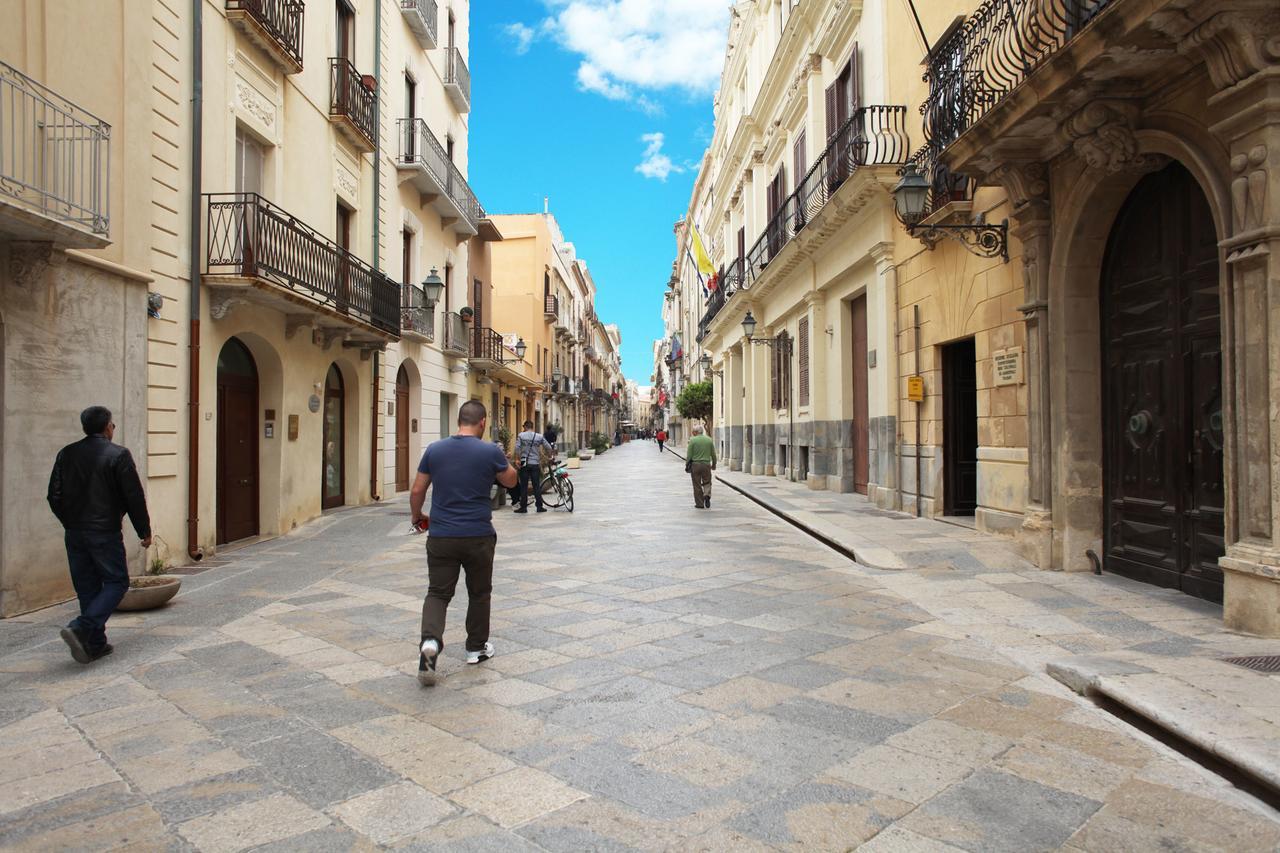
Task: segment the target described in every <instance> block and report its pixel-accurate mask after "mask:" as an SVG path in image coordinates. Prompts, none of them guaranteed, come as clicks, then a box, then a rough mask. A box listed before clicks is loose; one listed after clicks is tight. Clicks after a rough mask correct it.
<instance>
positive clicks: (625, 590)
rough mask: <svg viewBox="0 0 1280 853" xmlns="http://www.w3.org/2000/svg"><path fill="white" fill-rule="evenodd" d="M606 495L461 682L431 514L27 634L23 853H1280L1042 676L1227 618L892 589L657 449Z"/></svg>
mask: <svg viewBox="0 0 1280 853" xmlns="http://www.w3.org/2000/svg"><path fill="white" fill-rule="evenodd" d="M573 476H574V478H575V480H576V485H577V489H576V497H577V511H576V512H575V513H573V514H569V513H564V512H551V513H546V514H543V515H524V516H519V515H512V514H510V512H506V513H501V514H500V515H499V516H498V517H497V519H496V524H497V526H498V530H499V540H500V541H499V547H498V554H497V559H496V571H495V590H494V619H493V632H492V637H493V642H494V643H495V644H496V646H497V649H498V655H497V657H495V658H494V659H493V660H492V661H489V662H487V663H485V664H483V665H480V666H475V667H469V666H466V665H465V664H464V663H463V660H462V648H463V639H464V637H463V634H464V630H463V626H462V613H463V608H464V606H465V594H460V597H459V600H458V601H456V602H455V604H454V606H453V607H452V608H451V611H450V624H449V628H448V630H447V631H446V635H445V642H446V646H445V649H444V651H443V653H442V656H441V664H440V666H441V674H442V676H443V678H442V681H441V683H440V684H439V685H437V686H436V687H433V688H423V687H421V686H419V685H418V684H417V682H416V680H415V678H414V672H415V669H416V664H417V659H416V651H415V645H416V634H417V619H418V610H419V607H420V597H421V595H422V594H423V592H424V588H425V565H424V563H425V561H424V559H423V554H422V547H423V540H422V539H420V538H418V537H412V536H409V535H407V534H405V533H404V530H405V528H406V525H405V524H404V521H405V519H406V518H407V506H406V499H405V497H404V496H399V497H397V498H394V499H392V500H389V501H387V502H386V503H385V504H382V505H377V506H373V507H367V508H356V509H349V510H345V511H341V512H336V513H332V514H327V515H325V516H324V517H323V518H321V519H319V520H318V521H317V522H315V523H314V524H310V525H307V526H306V527H305V528H303V529H300V530H298V531H296V532H294V533H293V534H291V535H289V536H286V537H283V538H281V539H278V540H274V541H270V542H260V543H256V544H254V545H251V546H248V547H246V548H243V549H239V550H237V551H236V552H234V553H233V554H230V555H222V556H220V557H219V558H218V559H217V561H216V562H217V565H216V566H215V568H213V569H211V570H209V571H203V572H200V573H198V574H193V575H189V576H188V577H187V578H186V579H185V581H184V586H183V590H182V593H181V594H180V595H179V596H178V598H177V599H175V601H174V602H173V604H172V605H170V606H169V607H166V608H164V609H161V610H158V611H153V612H150V613H146V614H133V615H130V616H128V617H125V618H121V619H120V620H118V621H115V620H113V623H112V625H111V626H110V628H109V630H110V632H111V635H112V640H113V642H115V644H116V653H115V654H114V655H112V656H111V657H110V658H106V659H104V660H102V661H100V662H98V663H96V664H94V665H92V666H89V667H82V666H80V665H78V664H75V663H73V662H72V661H71V660H70V659H69V657H68V656H67V654H66V650H65V647H64V646H63V644H62V643H61V641H60V640H59V639H58V637H57V627H58V626H59V625H61V624H63V623H65V621H66V620H67V619H68V618H69V615H70V613H71V608H70V607H69V606H61V607H55V608H50V609H49V610H46V611H43V612H41V613H37V614H29V615H28V616H25V617H22V618H21V619H18V620H7V621H4V622H0V758H7V759H9V760H8V761H3V762H0V768H2V769H0V848H4V849H20V850H26V849H30V850H46V849H102V848H107V849H110V848H124V849H129V848H132V849H148V850H149V849H173V850H235V851H239V850H260V851H261V850H376V849H396V850H433V851H434V850H470V851H488V850H495V851H525V850H527V851H546V850H556V851H558V850H564V851H574V853H578V851H582V850H667V849H679V850H708V851H711V850H715V851H720V850H735V851H737V850H742V851H753V850H765V851H774V850H800V849H804V850H826V849H831V850H848V849H851V848H855V847H858V846H859V845H863V846H865V847H866V849H868V850H958V849H965V850H989V849H1020V850H1023V849H1036V848H1057V849H1064V850H1079V849H1096V850H1115V849H1158V848H1166V849H1167V848H1170V847H1172V848H1175V849H1230V850H1245V851H1248V850H1273V849H1276V848H1277V847H1278V846H1280V819H1278V816H1277V814H1276V812H1275V811H1274V810H1272V809H1270V808H1269V807H1267V806H1266V805H1265V804H1262V803H1260V802H1259V801H1257V800H1256V799H1254V798H1253V797H1251V796H1249V795H1247V794H1246V793H1244V792H1241V791H1239V790H1237V789H1235V788H1234V787H1232V786H1231V785H1230V784H1229V783H1228V782H1226V781H1225V780H1223V779H1221V778H1220V777H1217V776H1214V775H1213V774H1211V773H1209V772H1208V771H1206V770H1205V769H1204V768H1202V767H1200V766H1199V765H1196V764H1194V763H1192V762H1191V761H1189V760H1188V759H1186V758H1184V757H1183V756H1181V755H1179V754H1177V753H1175V752H1173V751H1172V750H1169V749H1168V748H1166V747H1164V746H1163V745H1161V744H1159V743H1158V742H1156V741H1153V740H1151V739H1150V738H1147V737H1146V736H1145V735H1143V734H1141V733H1140V732H1137V731H1135V730H1133V729H1131V728H1129V727H1127V726H1125V725H1123V724H1122V723H1120V722H1119V721H1117V720H1116V719H1115V718H1113V717H1110V716H1109V715H1107V714H1105V713H1104V712H1102V711H1101V710H1100V709H1098V708H1097V707H1096V706H1094V705H1093V704H1092V703H1091V702H1088V701H1086V700H1085V699H1083V698H1081V697H1079V696H1078V695H1076V694H1074V693H1073V692H1071V691H1070V690H1068V689H1067V688H1066V687H1064V686H1063V685H1061V684H1059V683H1057V682H1056V681H1053V680H1052V679H1050V678H1049V677H1048V676H1046V675H1045V674H1044V671H1043V670H1044V665H1045V662H1046V661H1048V660H1057V659H1059V658H1062V657H1067V656H1070V655H1071V654H1073V653H1089V654H1093V655H1099V654H1111V653H1121V654H1131V655H1148V656H1154V657H1158V658H1162V659H1166V660H1177V659H1187V654H1186V650H1187V649H1192V650H1193V651H1195V652H1196V653H1197V654H1198V653H1199V652H1204V653H1206V654H1208V653H1211V652H1212V653H1215V654H1216V653H1217V651H1218V650H1220V649H1222V648H1225V647H1226V646H1227V645H1229V644H1233V643H1238V641H1239V638H1235V637H1231V636H1229V635H1225V634H1223V633H1222V632H1221V631H1220V630H1219V629H1217V628H1215V626H1216V625H1217V624H1218V623H1217V620H1216V615H1215V614H1214V613H1212V612H1211V611H1209V610H1206V609H1204V608H1202V607H1199V606H1197V605H1195V604H1188V603H1186V601H1185V600H1181V599H1179V598H1178V597H1176V596H1166V595H1162V594H1160V592H1159V591H1152V590H1150V589H1149V588H1146V587H1141V586H1139V585H1136V584H1130V583H1127V582H1124V583H1121V582H1120V581H1119V580H1118V579H1114V578H1100V579H1099V578H1093V577H1079V576H1061V575H1051V574H1048V573H1039V572H1026V571H1024V570H1023V569H1022V568H1020V567H1019V566H1018V565H1017V564H1015V563H1012V562H1009V563H1002V562H1000V561H998V560H997V561H993V562H991V563H990V564H989V563H988V562H983V561H977V562H974V561H966V560H960V561H956V562H954V563H940V562H930V561H928V560H924V559H923V557H922V558H921V559H922V561H921V564H920V566H919V567H917V568H908V569H905V570H901V569H900V570H895V571H883V570H879V569H875V568H870V567H867V566H863V565H858V564H856V563H854V562H852V561H850V560H849V559H848V558H847V557H845V556H844V555H842V554H840V553H836V552H833V551H831V550H829V549H827V548H826V547H824V546H822V545H820V544H818V543H816V542H815V541H814V540H813V539H812V538H811V537H809V536H807V535H805V534H803V533H801V532H800V531H798V530H796V529H795V528H793V527H791V526H790V525H787V524H785V523H783V522H782V521H780V520H779V519H777V518H776V517H774V516H773V515H771V514H769V513H768V512H766V511H765V510H763V509H761V508H760V507H759V506H757V505H756V504H754V503H753V502H751V501H749V500H747V499H746V498H743V497H741V496H739V495H737V494H734V493H731V492H728V491H726V490H720V491H718V492H717V496H716V498H717V499H716V503H715V507H714V508H713V509H711V510H707V511H702V510H694V509H693V508H692V505H691V504H692V501H691V500H689V495H688V492H689V483H688V478H687V476H685V475H684V473H683V471H682V467H681V466H680V464H679V462H678V460H677V459H676V458H675V457H673V456H671V455H669V454H668V455H665V456H659V455H658V454H657V452H656V447H655V446H654V445H652V444H646V443H643V442H639V443H632V444H630V445H627V446H624V447H622V448H617V449H614V450H611V451H609V452H608V453H606V454H604V455H603V456H602V457H600V458H597V459H593V460H591V461H590V462H589V463H588V464H586V465H584V466H583V468H582V469H581V470H579V471H576V472H574V475H573ZM635 508H640V509H635ZM633 510H634V511H633ZM962 533H963V531H962ZM944 539H945V537H944ZM926 540H927V542H928V543H929V544H928V547H933V546H934V545H936V544H937V543H938V541H939V539H938V537H937V536H936V535H932V534H928V535H925V534H922V541H926ZM923 547H924V546H922V554H923ZM943 550H944V551H946V552H947V553H951V552H953V551H955V550H956V549H955V548H952V547H951V546H949V545H948V546H947V547H946V548H944V549H943ZM1215 630H1216V631H1217V633H1216V634H1215ZM1246 645H1247V644H1246ZM1251 650H1252V649H1248V648H1242V649H1241V651H1242V653H1247V652H1249V651H1251ZM1129 666H1130V669H1131V670H1132V669H1133V668H1135V667H1137V666H1145V667H1146V668H1147V669H1149V670H1151V671H1153V672H1159V671H1160V670H1159V667H1157V666H1152V665H1151V664H1150V663H1147V662H1145V661H1144V662H1143V663H1142V664H1130V665H1129ZM1209 675H1213V673H1209ZM1217 675H1218V676H1221V673H1218V674H1217ZM1188 677H1190V670H1188ZM1197 677H1199V676H1197ZM1215 677H1216V676H1215ZM1220 683H1221V689H1222V690H1223V691H1224V692H1225V691H1230V690H1235V691H1237V693H1236V694H1234V695H1238V696H1240V697H1241V698H1242V702H1243V699H1244V698H1249V700H1250V701H1252V702H1254V703H1255V705H1257V707H1258V713H1259V715H1260V716H1264V717H1265V716H1266V715H1267V714H1269V713H1271V710H1270V709H1271V707H1272V706H1271V704H1270V698H1269V697H1266V696H1259V697H1258V698H1257V699H1256V700H1255V699H1253V698H1251V697H1253V696H1254V694H1253V693H1251V692H1250V691H1249V690H1248V688H1247V685H1246V684H1244V683H1237V682H1236V681H1233V680H1230V679H1226V680H1220ZM1242 707H1254V705H1243V704H1242ZM1267 719H1271V718H1270V717H1267Z"/></svg>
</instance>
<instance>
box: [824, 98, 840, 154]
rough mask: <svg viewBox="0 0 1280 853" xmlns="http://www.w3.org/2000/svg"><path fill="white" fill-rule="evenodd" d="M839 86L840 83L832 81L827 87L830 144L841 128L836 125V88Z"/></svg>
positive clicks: (828, 137) (828, 138) (828, 140)
mask: <svg viewBox="0 0 1280 853" xmlns="http://www.w3.org/2000/svg"><path fill="white" fill-rule="evenodd" d="M838 88H839V83H832V84H831V85H830V86H828V87H827V95H826V102H827V143H828V144H830V143H831V140H832V139H833V138H834V137H835V135H836V131H837V130H839V127H838V126H837V125H836V90H837V89H838Z"/></svg>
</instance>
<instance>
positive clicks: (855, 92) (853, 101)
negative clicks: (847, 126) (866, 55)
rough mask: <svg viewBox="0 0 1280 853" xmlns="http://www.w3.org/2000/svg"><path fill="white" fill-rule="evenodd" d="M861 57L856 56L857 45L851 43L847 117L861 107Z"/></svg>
mask: <svg viewBox="0 0 1280 853" xmlns="http://www.w3.org/2000/svg"><path fill="white" fill-rule="evenodd" d="M861 65H862V57H860V56H859V55H858V43H857V42H854V43H853V52H852V53H850V54H849V115H853V113H854V110H856V109H858V107H860V106H862V73H861V72H862V69H861V67H860V66H861Z"/></svg>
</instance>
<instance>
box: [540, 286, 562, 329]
mask: <svg viewBox="0 0 1280 853" xmlns="http://www.w3.org/2000/svg"><path fill="white" fill-rule="evenodd" d="M542 316H543V319H545V320H546V321H547V322H548V323H552V322H556V321H558V320H559V319H560V297H559V296H556V295H555V294H554V293H553V294H551V295H549V296H547V297H546V299H545V300H544V304H543V307H542Z"/></svg>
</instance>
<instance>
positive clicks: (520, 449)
mask: <svg viewBox="0 0 1280 853" xmlns="http://www.w3.org/2000/svg"><path fill="white" fill-rule="evenodd" d="M551 453H555V447H554V446H553V445H552V444H551V443H550V442H549V441H547V440H546V438H544V437H543V436H541V435H538V433H537V432H536V431H534V429H533V421H525V422H524V432H522V433H520V434H519V435H517V436H516V464H517V465H519V466H520V506H519V507H517V509H516V512H528V511H529V492H530V490H532V491H533V498H534V502H535V503H536V504H537V507H538V512H546V511H547V508H546V507H544V506H543V505H542V460H543V457H544V454H551ZM547 458H550V457H549V456H548V457H547Z"/></svg>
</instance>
